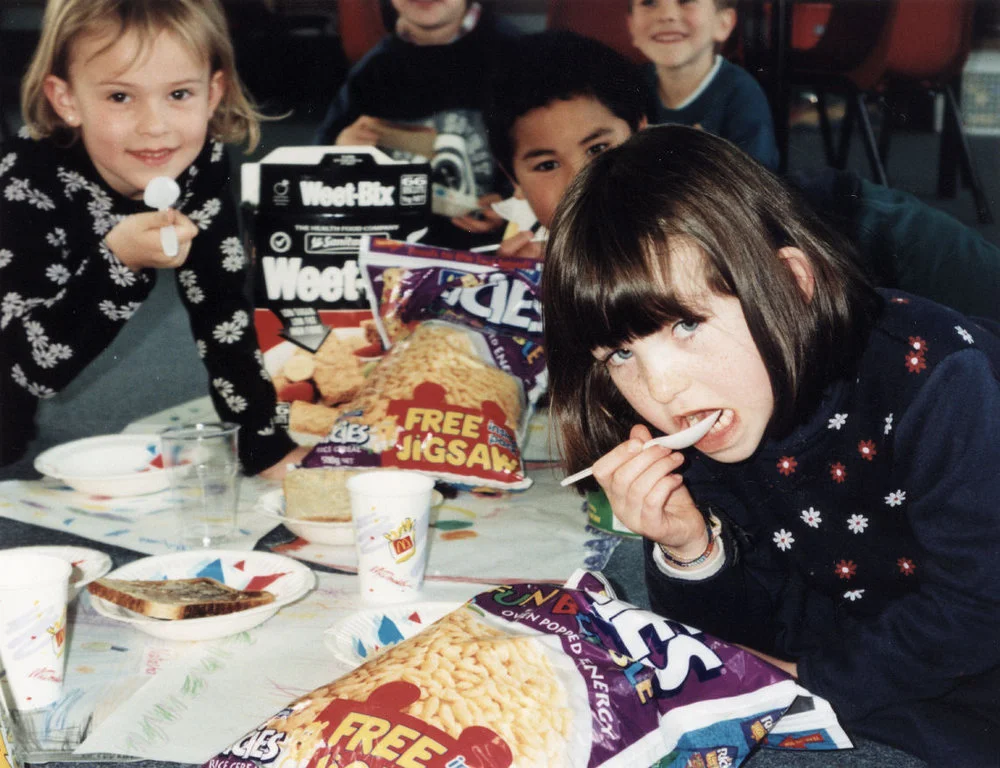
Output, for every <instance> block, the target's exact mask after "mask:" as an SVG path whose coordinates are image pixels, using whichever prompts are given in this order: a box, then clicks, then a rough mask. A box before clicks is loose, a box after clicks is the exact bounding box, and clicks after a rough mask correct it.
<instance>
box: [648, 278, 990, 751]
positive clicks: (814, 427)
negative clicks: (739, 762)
mask: <svg viewBox="0 0 1000 768" xmlns="http://www.w3.org/2000/svg"><path fill="white" fill-rule="evenodd" d="M884 296H885V298H886V303H885V309H884V311H883V313H882V316H881V318H880V319H879V321H878V322H877V323H876V326H875V328H874V330H873V331H872V334H871V336H870V339H869V342H868V347H867V349H866V351H865V353H864V356H863V358H862V361H861V364H860V366H859V369H858V372H857V375H856V378H853V380H848V381H842V382H839V383H838V384H837V385H835V386H834V387H832V388H831V389H830V390H829V391H828V392H827V397H826V398H825V399H824V401H823V402H822V404H821V405H820V407H819V409H818V411H817V413H816V414H815V415H814V417H813V418H812V419H811V420H810V423H808V424H806V425H804V426H802V427H801V428H799V429H797V430H796V431H794V432H793V433H792V434H791V435H790V436H789V437H787V438H785V439H783V440H780V441H774V442H769V443H764V444H762V445H761V447H760V448H759V449H758V451H757V452H756V453H755V454H754V455H753V456H752V457H751V458H750V459H748V460H746V461H744V462H740V463H738V464H728V465H727V464H720V463H717V462H713V461H711V460H710V459H708V458H707V457H705V456H703V455H700V454H696V455H693V456H692V457H691V462H690V466H689V468H688V469H686V470H685V471H684V476H685V481H686V483H687V484H688V487H689V488H690V490H691V492H692V495H693V496H694V498H695V499H696V500H697V502H698V503H699V505H700V506H702V507H703V508H705V507H708V506H711V507H712V508H714V509H715V510H717V512H718V516H719V517H720V518H721V519H722V521H723V540H724V543H725V550H726V563H725V565H724V566H723V569H722V570H721V571H720V572H718V573H717V574H715V575H714V576H712V577H709V578H707V579H705V580H703V581H695V582H692V581H678V580H676V579H672V578H670V577H669V576H667V575H665V574H664V573H663V572H662V571H661V570H660V569H659V568H658V567H657V565H656V564H655V562H654V561H653V558H652V555H651V551H652V550H651V547H649V546H647V547H646V551H647V557H646V578H647V585H648V587H649V593H650V600H651V603H652V606H653V608H654V609H655V610H657V611H658V612H660V613H663V614H664V615H667V616H670V617H672V618H675V619H678V620H680V621H683V622H685V623H688V624H691V625H693V626H696V627H699V628H700V629H703V630H704V631H707V632H710V633H712V634H715V635H718V636H720V637H723V638H725V639H727V640H730V641H733V642H741V643H744V644H746V645H748V646H750V647H753V648H757V649H759V650H762V651H765V652H768V653H772V654H775V655H777V656H779V657H782V658H786V659H792V660H794V661H796V662H797V664H798V671H799V676H800V679H801V680H802V682H803V684H804V685H805V686H806V687H807V688H809V689H810V690H812V691H813V692H815V693H817V694H819V695H821V696H823V697H825V698H827V699H828V700H829V701H830V702H831V703H832V704H833V706H834V709H835V710H836V711H837V713H838V715H839V716H840V718H841V719H842V720H843V721H844V722H845V723H846V724H847V725H848V726H850V727H852V728H854V730H855V731H856V732H858V733H862V734H866V735H869V736H872V737H874V738H876V739H878V740H882V741H886V742H888V743H892V744H895V745H896V746H899V747H900V748H902V749H905V750H907V751H911V752H915V753H916V754H919V755H921V756H922V757H924V758H925V759H928V760H929V761H930V762H931V763H932V764H933V765H946V764H947V765H959V764H965V765H996V764H1000V762H998V761H1000V568H998V563H1000V505H998V499H1000V480H998V472H997V468H998V467H1000V382H998V372H1000V339H998V338H997V337H996V336H994V335H993V334H991V333H990V332H988V331H987V330H985V329H984V328H982V327H980V326H979V325H977V324H975V323H974V322H973V321H971V320H969V319H968V318H966V317H965V316H963V315H960V314H957V313H955V312H953V311H951V310H949V309H946V308H944V307H942V306H940V305H937V304H934V303H932V302H929V301H926V300H923V299H919V298H917V297H914V296H910V295H907V294H903V293H889V292H884ZM963 760H964V761H965V762H962V761H963Z"/></svg>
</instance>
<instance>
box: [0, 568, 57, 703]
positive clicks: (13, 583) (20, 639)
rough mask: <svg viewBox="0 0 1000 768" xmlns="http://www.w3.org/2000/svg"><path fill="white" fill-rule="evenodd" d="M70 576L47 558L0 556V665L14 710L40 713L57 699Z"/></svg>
mask: <svg viewBox="0 0 1000 768" xmlns="http://www.w3.org/2000/svg"><path fill="white" fill-rule="evenodd" d="M72 571H73V567H72V566H71V565H70V564H69V563H68V562H67V561H66V560H63V559H62V558H59V557H54V556H52V555H39V554H26V553H23V552H22V553H15V552H11V553H6V552H3V551H0V662H2V663H3V667H4V671H5V672H6V675H7V685H8V687H9V689H10V693H11V696H12V699H13V701H12V703H13V705H14V707H15V708H16V709H20V710H32V709H42V708H44V707H47V706H49V705H50V704H52V703H54V702H55V701H57V700H58V699H59V697H60V696H61V695H62V687H63V671H64V670H65V668H66V599H67V595H68V592H69V579H70V574H71V573H72Z"/></svg>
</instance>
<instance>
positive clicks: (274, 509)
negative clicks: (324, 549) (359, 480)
mask: <svg viewBox="0 0 1000 768" xmlns="http://www.w3.org/2000/svg"><path fill="white" fill-rule="evenodd" d="M254 511H255V512H257V514H259V515H263V516H264V517H269V518H271V519H272V520H276V521H277V522H279V523H282V524H284V526H285V527H286V528H287V529H288V530H290V531H291V532H292V533H294V534H295V535H296V536H300V537H302V538H303V539H305V540H306V541H308V542H311V543H312V544H327V545H330V546H337V547H341V546H354V523H353V521H350V520H348V521H347V522H345V523H338V522H333V521H324V520H303V519H301V518H295V517H285V493H284V491H282V490H281V489H278V490H275V491H270V492H268V493H265V494H264V495H263V496H261V497H260V498H259V499H258V500H257V506H256V507H255V508H254Z"/></svg>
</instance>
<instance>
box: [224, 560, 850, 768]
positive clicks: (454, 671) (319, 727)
mask: <svg viewBox="0 0 1000 768" xmlns="http://www.w3.org/2000/svg"><path fill="white" fill-rule="evenodd" d="M803 693H805V692H804V691H803V690H802V689H801V688H800V687H799V686H798V685H797V684H796V682H795V681H794V680H792V679H791V678H790V677H788V676H787V675H786V674H785V673H783V672H781V671H780V670H778V669H777V668H775V667H773V666H771V665H770V664H767V663H766V662H763V661H761V660H760V659H758V658H757V657H756V656H754V655H753V654H750V653H748V652H747V651H744V650H743V649H741V648H738V647H736V646H733V645H729V644H727V643H724V642H722V641H720V640H718V639H716V638H713V637H711V636H709V635H706V634H704V633H702V632H699V631H698V630H696V629H693V628H691V627H687V626H684V625H682V624H679V623H677V622H674V621H670V620H669V619H665V618H663V617H660V616H657V615H655V614H652V613H650V612H648V611H644V610H641V609H638V608H636V607H635V606H632V605H629V604H628V603H624V602H622V601H619V600H618V599H616V598H615V597H614V595H613V593H612V592H611V590H610V588H609V587H608V586H607V584H606V583H604V582H603V581H601V580H600V579H599V578H597V577H596V576H595V575H594V574H590V573H586V572H579V573H578V574H576V575H574V578H573V579H571V581H570V582H569V583H568V585H567V586H565V587H560V586H558V585H555V584H534V585H532V584H522V585H516V586H500V587H496V588H495V589H492V590H490V591H488V592H483V593H481V594H479V595H477V596H476V597H474V598H473V599H472V600H470V601H469V602H468V603H466V604H465V605H464V606H463V607H461V608H459V609H458V610H455V611H453V612H452V613H449V614H447V615H446V616H444V617H443V618H442V619H440V620H439V621H437V622H435V623H434V624H432V625H430V626H429V627H427V628H426V629H424V630H423V631H421V632H420V633H419V634H417V635H415V636H413V637H410V638H409V639H406V640H404V641H403V642H401V643H399V644H398V645H395V646H392V647H389V648H388V649H385V650H383V651H382V652H381V653H380V654H379V655H377V656H375V657H374V658H372V659H371V660H369V661H368V662H366V663H365V664H363V665H362V666H360V667H358V668H357V669H355V670H354V671H353V672H350V673H349V674H347V675H345V676H344V677H341V678H340V679H338V680H336V681H334V682H332V683H330V684H328V685H325V686H323V687H321V688H318V689H316V690H315V691H313V692H311V693H309V694H307V695H305V696H303V697H301V698H299V699H297V700H296V701H294V702H292V703H291V704H290V705H289V706H287V707H286V708H284V709H282V710H281V711H280V712H278V713H277V714H276V715H275V716H274V717H272V718H271V719H269V720H268V721H267V722H265V723H263V724H262V725H261V726H260V727H259V728H258V729H257V730H255V731H254V732H252V733H250V734H248V735H247V736H246V737H244V738H243V739H241V740H240V741H238V742H237V743H236V744H233V745H232V746H231V747H229V748H228V749H226V750H225V751H224V752H222V753H221V754H220V755H218V756H217V757H214V758H212V759H211V760H210V761H208V762H207V763H205V768H258V767H263V766H274V767H275V768H333V766H340V768H346V767H347V766H350V768H388V766H408V767H409V768H416V767H417V766H426V767H427V768H507V766H517V768H528V767H529V766H532V767H537V768H563V767H565V768H571V767H574V768H575V767H576V766H579V767H580V768H598V766H601V767H602V768H636V766H650V765H654V764H658V765H660V766H663V767H664V768H667V767H668V766H669V768H681V767H682V766H707V765H718V766H729V767H735V766H738V765H739V764H740V763H742V762H743V761H744V760H745V759H746V757H747V755H748V754H749V753H750V751H751V750H752V749H754V748H755V747H756V746H757V745H758V744H761V743H762V742H764V741H765V739H767V738H768V734H769V733H770V732H772V731H775V730H776V728H777V727H778V726H779V724H780V723H781V722H782V719H783V714H784V713H785V712H786V711H788V710H789V708H790V707H791V706H792V705H793V703H794V702H796V701H797V699H798V698H799V696H800V694H803ZM811 727H814V730H815V731H816V733H817V735H818V738H815V739H810V738H806V737H805V735H802V736H803V737H802V738H801V739H800V740H799V742H800V744H801V745H800V746H799V748H816V747H817V746H823V747H825V748H836V747H840V746H850V742H849V741H848V740H847V737H846V735H844V734H843V731H842V730H841V729H840V727H839V726H838V725H837V722H836V719H835V718H833V717H832V712H830V713H829V716H828V717H827V719H826V721H825V722H819V721H813V722H812V724H811ZM786 730H787V729H786ZM820 742H822V744H820Z"/></svg>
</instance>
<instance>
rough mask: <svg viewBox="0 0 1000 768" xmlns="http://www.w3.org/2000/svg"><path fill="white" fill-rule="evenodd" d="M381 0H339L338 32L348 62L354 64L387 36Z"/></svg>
mask: <svg viewBox="0 0 1000 768" xmlns="http://www.w3.org/2000/svg"><path fill="white" fill-rule="evenodd" d="M387 32H388V30H387V29H386V27H385V17H384V15H383V11H382V3H381V2H380V1H379V0H337V33H338V34H339V35H340V44H341V47H342V48H343V49H344V56H345V57H346V58H347V61H348V64H354V63H355V62H356V61H358V59H360V58H361V57H362V56H364V55H365V54H366V53H368V51H369V50H371V48H372V46H374V45H375V43H377V42H378V41H379V40H381V39H382V38H383V37H385V35H386V33H387Z"/></svg>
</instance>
